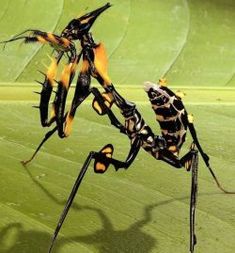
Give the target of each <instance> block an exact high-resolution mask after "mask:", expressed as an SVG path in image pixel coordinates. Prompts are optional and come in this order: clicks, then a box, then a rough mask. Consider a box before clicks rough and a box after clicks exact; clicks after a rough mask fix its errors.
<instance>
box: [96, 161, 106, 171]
mask: <svg viewBox="0 0 235 253" xmlns="http://www.w3.org/2000/svg"><path fill="white" fill-rule="evenodd" d="M95 169H96V170H97V171H105V170H106V166H105V165H104V164H103V163H100V162H97V163H96V165H95Z"/></svg>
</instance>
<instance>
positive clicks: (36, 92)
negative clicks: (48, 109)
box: [33, 91, 42, 95]
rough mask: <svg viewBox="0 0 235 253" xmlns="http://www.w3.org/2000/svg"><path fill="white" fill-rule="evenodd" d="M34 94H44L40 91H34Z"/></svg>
mask: <svg viewBox="0 0 235 253" xmlns="http://www.w3.org/2000/svg"><path fill="white" fill-rule="evenodd" d="M33 93H35V94H38V95H41V94H42V93H41V92H38V91H33Z"/></svg>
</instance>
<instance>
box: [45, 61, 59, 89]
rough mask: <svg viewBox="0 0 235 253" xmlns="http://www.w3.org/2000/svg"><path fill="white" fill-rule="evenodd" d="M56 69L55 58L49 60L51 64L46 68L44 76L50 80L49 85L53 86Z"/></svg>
mask: <svg viewBox="0 0 235 253" xmlns="http://www.w3.org/2000/svg"><path fill="white" fill-rule="evenodd" d="M57 67H58V65H57V61H56V59H55V58H52V59H51V64H50V66H49V67H48V70H47V74H46V76H47V78H48V80H50V83H51V84H52V85H53V83H54V80H55V78H56V73H57Z"/></svg>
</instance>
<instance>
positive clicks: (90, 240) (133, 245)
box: [0, 168, 216, 253]
mask: <svg viewBox="0 0 235 253" xmlns="http://www.w3.org/2000/svg"><path fill="white" fill-rule="evenodd" d="M26 171H27V173H28V175H29V176H30V178H31V179H32V181H33V182H34V183H35V184H36V185H37V186H38V187H39V188H40V189H41V190H42V191H43V192H44V193H45V194H46V195H47V196H48V197H49V198H50V199H51V200H52V201H53V202H55V203H56V204H59V205H62V206H64V204H65V201H61V200H59V199H57V198H56V197H55V196H54V195H53V194H51V193H50V192H49V191H48V190H47V189H46V188H45V187H44V186H43V185H42V184H41V183H40V182H39V181H38V180H37V179H35V178H34V177H33V175H32V173H31V171H30V170H28V169H27V168H26ZM211 194H212V195H214V194H216V193H202V194H201V195H211ZM188 198H189V197H188V195H186V196H182V197H179V198H174V199H168V200H165V201H158V202H156V203H154V204H151V205H147V206H145V207H144V210H143V216H142V217H141V218H140V219H139V220H138V221H136V222H135V223H133V224H131V225H130V226H129V227H128V228H126V229H124V230H116V229H115V228H114V226H113V224H112V223H111V221H110V219H109V217H108V216H107V215H106V214H105V213H104V212H103V211H102V210H101V209H99V208H95V207H90V206H81V205H78V204H77V203H73V205H72V208H73V209H74V210H77V211H78V212H81V211H83V210H88V211H94V212H95V213H96V214H97V215H98V217H99V219H100V221H101V224H102V226H101V228H99V229H97V230H96V231H94V232H92V233H90V234H87V235H80V236H73V237H66V238H63V237H60V238H59V240H58V241H57V242H56V244H55V247H54V249H53V252H54V253H57V252H59V250H60V249H61V247H63V246H65V245H66V244H69V243H71V242H74V241H75V242H78V243H81V244H85V245H89V246H90V245H92V246H94V248H96V250H97V252H99V253H110V252H112V253H120V252H122V253H125V252H126V253H129V252H135V253H143V252H145V253H149V252H151V251H152V250H153V249H157V239H156V237H155V236H154V237H153V236H151V235H150V234H147V233H145V232H144V231H143V228H144V226H146V225H148V224H150V223H151V222H153V215H152V213H153V211H154V209H156V208H157V207H159V206H163V205H168V204H170V203H172V202H174V201H180V200H185V199H188ZM51 236H52V235H51V234H48V233H42V232H37V231H30V232H22V231H21V232H20V238H21V240H20V241H25V240H28V241H29V240H32V242H33V241H34V240H40V239H41V240H42V244H40V245H41V247H42V249H44V250H42V251H39V252H43V253H44V252H45V249H47V248H48V246H49V244H50V241H51ZM0 238H1V237H0ZM38 238H39V239H38ZM32 244H33V243H32ZM4 252H6V253H10V252H11V253H14V252H19V251H14V248H12V249H11V250H10V251H4ZM23 252H25V253H31V252H30V251H25V250H24V251H23Z"/></svg>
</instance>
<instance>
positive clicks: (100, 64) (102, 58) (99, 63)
mask: <svg viewBox="0 0 235 253" xmlns="http://www.w3.org/2000/svg"><path fill="white" fill-rule="evenodd" d="M94 54H95V60H94V64H95V67H96V70H97V72H98V74H99V75H100V76H101V77H102V78H103V80H104V85H111V79H110V78H109V76H108V57H107V55H106V51H105V48H104V46H103V44H102V43H100V44H99V45H98V46H97V47H96V48H95V49H94Z"/></svg>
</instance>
